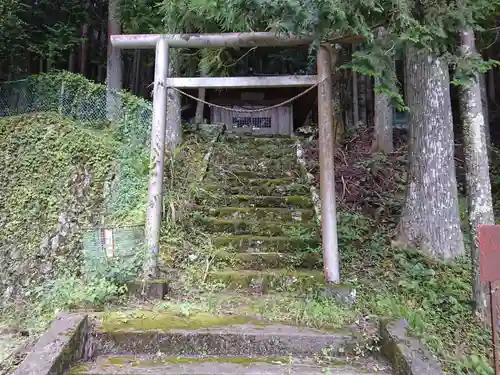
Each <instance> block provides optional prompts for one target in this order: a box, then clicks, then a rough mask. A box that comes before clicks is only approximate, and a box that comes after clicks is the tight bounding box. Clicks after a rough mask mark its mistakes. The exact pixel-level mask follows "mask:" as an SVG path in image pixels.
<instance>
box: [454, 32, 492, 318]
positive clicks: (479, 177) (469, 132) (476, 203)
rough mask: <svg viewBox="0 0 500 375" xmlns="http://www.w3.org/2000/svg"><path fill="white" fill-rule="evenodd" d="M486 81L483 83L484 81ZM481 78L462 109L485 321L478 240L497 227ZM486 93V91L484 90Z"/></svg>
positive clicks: (470, 50)
mask: <svg viewBox="0 0 500 375" xmlns="http://www.w3.org/2000/svg"><path fill="white" fill-rule="evenodd" d="M460 40H461V44H462V45H461V49H462V54H463V55H465V56H470V55H473V54H476V53H477V52H476V42H475V39H474V31H473V30H472V28H468V29H467V30H465V31H462V32H461V33H460ZM483 82H484V81H483ZM481 88H482V87H481V82H480V77H478V76H476V77H475V81H472V82H471V83H470V84H469V85H468V86H466V87H463V88H462V90H461V91H462V92H461V96H460V109H461V110H462V113H461V117H462V127H463V132H464V151H465V178H466V186H467V201H468V205H469V212H468V214H469V224H470V235H471V258H472V272H473V278H472V290H473V299H474V301H475V310H476V315H477V316H479V317H480V318H481V319H482V320H483V321H484V322H486V321H487V318H488V312H489V309H488V299H489V298H488V294H489V290H488V286H487V285H485V284H482V283H481V281H480V279H479V254H480V253H479V241H478V231H477V229H478V226H479V225H480V224H494V223H495V218H494V215H493V202H492V198H491V182H490V174H489V173H490V172H489V166H488V153H487V147H486V146H487V143H486V142H487V141H486V134H485V132H486V130H487V126H486V122H485V117H484V98H483V97H482V95H481V94H482V93H481V91H482V90H481ZM485 91H486V90H485Z"/></svg>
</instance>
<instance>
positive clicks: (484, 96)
mask: <svg viewBox="0 0 500 375" xmlns="http://www.w3.org/2000/svg"><path fill="white" fill-rule="evenodd" d="M472 38H474V35H472ZM462 43H464V42H463V41H462ZM475 44H476V43H475V42H474V49H475ZM478 78H479V87H480V92H481V106H482V112H483V119H484V135H485V139H486V150H487V151H488V159H489V157H490V147H491V136H490V115H489V112H490V109H489V105H488V91H487V90H486V77H485V74H484V73H481V74H479V77H478Z"/></svg>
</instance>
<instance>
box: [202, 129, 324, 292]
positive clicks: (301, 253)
mask: <svg viewBox="0 0 500 375" xmlns="http://www.w3.org/2000/svg"><path fill="white" fill-rule="evenodd" d="M294 143H295V140H294V139H292V138H246V137H231V136H226V137H225V138H224V139H223V140H221V142H219V143H218V144H217V147H216V148H215V151H214V155H213V157H212V160H211V163H210V167H209V171H208V174H207V177H206V178H205V181H204V186H203V188H204V189H205V191H206V192H207V193H206V194H204V195H202V197H201V198H200V199H199V201H198V203H199V205H200V207H201V214H199V216H198V222H199V224H200V225H201V226H204V227H205V228H206V230H207V231H209V232H211V233H212V234H213V237H212V242H213V244H214V246H216V247H218V248H219V249H221V250H220V252H219V253H218V260H219V261H226V262H227V268H226V269H221V270H217V271H215V272H213V273H212V274H211V276H210V277H211V280H212V281H214V282H219V283H222V284H224V285H226V286H227V287H228V288H231V289H240V290H244V289H247V290H248V291H250V292H254V293H264V292H268V291H279V292H283V291H293V292H308V293H309V292H312V290H311V289H313V288H314V287H315V286H317V285H321V284H322V283H323V274H322V272H321V267H322V263H321V248H320V246H319V245H320V240H319V231H318V225H317V223H316V220H315V216H314V210H313V205H312V200H311V198H310V195H309V186H308V184H307V182H306V181H305V179H304V177H302V176H301V173H300V168H299V165H298V163H297V161H296V150H295V145H294Z"/></svg>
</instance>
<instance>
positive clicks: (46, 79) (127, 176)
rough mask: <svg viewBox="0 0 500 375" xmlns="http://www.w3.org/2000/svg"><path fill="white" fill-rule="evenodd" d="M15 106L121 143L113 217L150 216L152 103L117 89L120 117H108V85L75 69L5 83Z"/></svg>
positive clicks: (133, 220) (1, 89) (132, 220)
mask: <svg viewBox="0 0 500 375" xmlns="http://www.w3.org/2000/svg"><path fill="white" fill-rule="evenodd" d="M0 93H2V95H3V96H4V97H7V98H9V97H11V98H14V99H16V100H11V101H12V102H13V103H14V104H15V105H14V106H13V107H10V106H8V105H7V108H2V110H7V111H9V112H10V113H27V112H38V111H43V112H46V111H48V112H57V113H59V114H61V115H63V116H65V117H68V118H71V119H73V120H75V121H76V122H78V123H79V124H81V126H84V127H86V128H90V129H95V130H98V131H101V132H103V134H104V135H106V137H108V138H110V139H113V140H114V141H115V142H116V148H115V150H114V155H113V169H114V170H115V173H116V176H115V180H114V182H113V184H112V189H111V192H110V195H109V197H108V199H107V202H106V206H107V219H108V221H109V222H113V223H127V224H138V223H142V221H143V219H144V216H143V215H144V213H143V211H144V205H145V199H146V196H145V192H147V177H148V171H149V147H148V144H149V134H150V129H151V123H152V104H151V102H149V101H146V100H144V99H142V98H138V97H136V96H134V95H131V94H130V93H127V92H125V91H123V92H117V93H114V92H113V93H111V97H112V98H114V99H115V100H118V101H119V103H120V111H119V113H120V116H119V118H118V120H117V121H116V122H115V123H113V124H110V123H109V121H108V120H107V113H106V107H107V105H106V104H107V94H106V87H105V86H104V85H99V84H95V83H92V82H90V81H89V80H87V79H86V78H85V77H83V76H81V75H78V74H72V73H69V72H58V73H51V74H42V75H38V76H31V77H29V78H28V79H26V80H23V81H18V82H14V83H8V84H4V85H3V86H0Z"/></svg>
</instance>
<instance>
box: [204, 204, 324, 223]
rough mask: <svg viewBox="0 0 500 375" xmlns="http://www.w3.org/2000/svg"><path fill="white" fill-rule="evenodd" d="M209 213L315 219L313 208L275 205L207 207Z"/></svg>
mask: <svg viewBox="0 0 500 375" xmlns="http://www.w3.org/2000/svg"><path fill="white" fill-rule="evenodd" d="M205 212H206V213H207V215H210V216H214V217H218V218H222V219H228V218H231V219H243V220H266V221H280V222H283V223H289V222H308V221H311V220H312V219H314V211H313V210H305V209H288V208H273V207H265V208H262V207H221V208H214V209H207V210H206V211H205Z"/></svg>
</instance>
